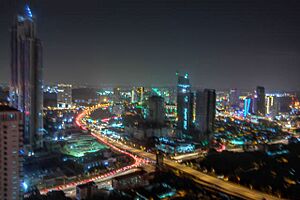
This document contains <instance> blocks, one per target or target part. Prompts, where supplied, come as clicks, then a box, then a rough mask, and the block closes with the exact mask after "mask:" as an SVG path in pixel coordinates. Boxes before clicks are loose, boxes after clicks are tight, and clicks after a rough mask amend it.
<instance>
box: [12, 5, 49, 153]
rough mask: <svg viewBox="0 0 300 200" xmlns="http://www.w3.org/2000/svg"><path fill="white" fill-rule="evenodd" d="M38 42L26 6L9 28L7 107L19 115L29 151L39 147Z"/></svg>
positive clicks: (41, 119)
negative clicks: (8, 88) (20, 113)
mask: <svg viewBox="0 0 300 200" xmlns="http://www.w3.org/2000/svg"><path fill="white" fill-rule="evenodd" d="M42 68H43V67H42V43H41V41H40V40H39V39H38V38H37V34H36V23H35V18H34V17H33V15H32V13H31V10H30V8H29V6H28V5H25V7H24V10H23V12H22V13H21V14H19V15H18V16H17V17H16V19H15V21H14V24H13V26H12V29H11V83H10V99H11V106H13V107H14V108H16V109H18V110H19V111H21V112H23V114H24V117H23V120H24V122H23V124H24V143H25V144H26V146H27V147H28V148H29V149H30V148H38V147H40V146H41V145H42V142H41V137H42V130H43V90H42V87H43V78H42Z"/></svg>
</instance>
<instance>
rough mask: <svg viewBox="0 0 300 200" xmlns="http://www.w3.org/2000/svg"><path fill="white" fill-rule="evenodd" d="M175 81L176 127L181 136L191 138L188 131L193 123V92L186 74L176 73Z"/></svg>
mask: <svg viewBox="0 0 300 200" xmlns="http://www.w3.org/2000/svg"><path fill="white" fill-rule="evenodd" d="M177 76H178V83H177V118H178V121H177V128H178V130H180V131H181V133H182V134H181V135H180V137H181V138H191V136H190V131H191V128H192V123H193V103H194V102H193V101H194V94H193V93H192V92H191V85H190V80H189V78H188V74H185V75H184V76H182V75H180V74H178V75H177Z"/></svg>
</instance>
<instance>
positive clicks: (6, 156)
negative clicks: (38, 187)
mask: <svg viewBox="0 0 300 200" xmlns="http://www.w3.org/2000/svg"><path fill="white" fill-rule="evenodd" d="M22 118H23V115H22V113H21V112H19V111H18V110H16V109H14V108H11V107H8V106H0V199H3V200H4V199H6V200H19V199H23V197H22V191H21V189H20V188H21V184H22V181H21V179H22V170H23V169H22V168H23V163H22V156H21V152H23V126H22V123H23V120H22ZM23 188H25V189H26V183H23Z"/></svg>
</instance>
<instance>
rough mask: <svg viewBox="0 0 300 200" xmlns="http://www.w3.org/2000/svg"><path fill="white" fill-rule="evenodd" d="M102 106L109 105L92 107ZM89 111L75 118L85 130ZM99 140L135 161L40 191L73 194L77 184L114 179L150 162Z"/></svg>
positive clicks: (42, 192) (102, 140)
mask: <svg viewBox="0 0 300 200" xmlns="http://www.w3.org/2000/svg"><path fill="white" fill-rule="evenodd" d="M100 107H107V105H106V104H105V105H102V104H101V105H98V106H95V107H92V109H98V108H100ZM88 113H89V112H88V110H85V111H84V112H82V113H80V114H79V115H78V116H77V118H76V120H75V123H76V125H78V126H79V127H81V128H82V129H83V130H87V129H86V128H85V127H83V126H82V125H81V120H82V118H83V117H84V116H86V114H88ZM92 135H93V134H92ZM97 138H98V137H97ZM98 140H99V141H100V142H101V143H104V144H105V145H107V146H109V147H110V148H111V149H112V150H114V151H117V152H119V153H122V154H125V155H127V156H130V157H131V158H133V160H134V163H133V164H131V165H128V166H125V167H122V168H119V169H115V170H113V171H110V172H108V173H106V174H100V175H94V176H91V177H88V178H84V179H81V180H78V181H74V182H69V183H66V184H62V185H56V186H53V187H49V188H42V189H40V193H41V194H46V193H47V192H49V191H52V190H63V191H66V193H67V194H72V193H73V192H72V191H74V189H75V188H76V185H80V184H84V183H88V182H91V181H95V182H101V181H105V180H108V179H112V178H114V177H117V176H120V175H123V174H124V173H125V174H126V173H131V172H134V170H135V169H136V167H139V166H142V165H145V164H148V163H149V161H148V160H145V159H143V158H141V157H137V156H136V155H133V154H132V153H130V152H129V151H124V150H123V149H120V148H118V147H117V146H115V145H113V144H111V143H109V142H107V140H104V139H101V138H98Z"/></svg>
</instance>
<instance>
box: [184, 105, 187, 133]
mask: <svg viewBox="0 0 300 200" xmlns="http://www.w3.org/2000/svg"><path fill="white" fill-rule="evenodd" d="M187 112H188V109H187V108H184V110H183V129H184V130H187V128H188V115H187Z"/></svg>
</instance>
